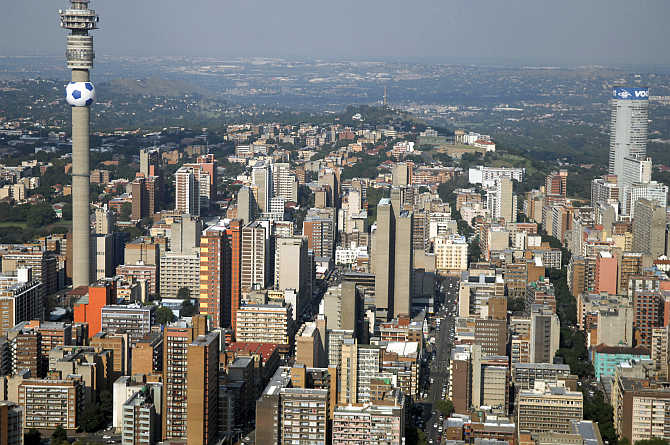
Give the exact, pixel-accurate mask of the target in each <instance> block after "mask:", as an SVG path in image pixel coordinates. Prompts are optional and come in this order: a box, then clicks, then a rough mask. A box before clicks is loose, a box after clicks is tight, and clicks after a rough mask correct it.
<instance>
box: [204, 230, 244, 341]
mask: <svg viewBox="0 0 670 445" xmlns="http://www.w3.org/2000/svg"><path fill="white" fill-rule="evenodd" d="M240 250H241V223H240V221H238V220H233V221H230V223H229V224H228V225H224V224H221V223H219V224H217V225H215V226H212V227H209V228H207V229H206V230H205V231H204V233H203V235H202V237H201V239H200V313H201V314H204V315H207V316H208V317H209V319H210V324H211V326H212V327H213V328H228V327H231V326H232V327H233V329H234V326H235V322H234V319H235V314H236V313H237V309H238V308H239V305H240Z"/></svg>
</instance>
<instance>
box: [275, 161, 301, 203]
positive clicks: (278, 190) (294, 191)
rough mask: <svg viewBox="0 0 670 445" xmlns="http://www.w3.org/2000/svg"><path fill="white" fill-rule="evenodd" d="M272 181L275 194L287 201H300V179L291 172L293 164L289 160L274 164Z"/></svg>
mask: <svg viewBox="0 0 670 445" xmlns="http://www.w3.org/2000/svg"><path fill="white" fill-rule="evenodd" d="M272 182H273V189H274V196H278V197H281V198H284V199H285V200H286V201H293V202H298V179H297V178H296V176H295V175H294V174H293V173H291V165H290V164H289V163H287V162H277V163H275V164H272Z"/></svg>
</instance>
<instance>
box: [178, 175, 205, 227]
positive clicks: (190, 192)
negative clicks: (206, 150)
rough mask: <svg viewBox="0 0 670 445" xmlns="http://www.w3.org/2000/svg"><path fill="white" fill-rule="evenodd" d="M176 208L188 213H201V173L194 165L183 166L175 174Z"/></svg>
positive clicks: (197, 214)
mask: <svg viewBox="0 0 670 445" xmlns="http://www.w3.org/2000/svg"><path fill="white" fill-rule="evenodd" d="M174 178H175V179H174V181H175V210H176V211H177V212H181V213H185V214H188V215H194V216H199V215H200V183H199V174H198V172H196V171H195V169H194V168H193V167H181V168H180V169H179V170H177V171H176V172H175V174H174Z"/></svg>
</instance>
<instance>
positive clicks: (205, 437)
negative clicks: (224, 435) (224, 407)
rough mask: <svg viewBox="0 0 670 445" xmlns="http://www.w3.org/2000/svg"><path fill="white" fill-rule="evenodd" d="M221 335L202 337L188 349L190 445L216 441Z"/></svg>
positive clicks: (187, 377)
mask: <svg viewBox="0 0 670 445" xmlns="http://www.w3.org/2000/svg"><path fill="white" fill-rule="evenodd" d="M218 372H219V333H218V332H210V333H209V334H206V335H200V336H198V337H197V338H195V339H194V340H193V342H192V343H191V344H190V345H189V346H188V352H187V372H186V380H187V382H188V389H187V392H186V400H187V403H188V409H187V412H188V414H187V424H186V443H187V444H188V445H208V444H213V443H215V441H216V436H217V422H218V420H219V418H218V408H219V407H218V394H219V387H218V384H219V375H218Z"/></svg>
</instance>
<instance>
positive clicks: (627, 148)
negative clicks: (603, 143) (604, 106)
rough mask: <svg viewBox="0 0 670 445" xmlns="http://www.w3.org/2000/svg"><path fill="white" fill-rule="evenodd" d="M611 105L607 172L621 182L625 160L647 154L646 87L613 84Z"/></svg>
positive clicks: (647, 95) (647, 98)
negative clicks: (627, 86)
mask: <svg viewBox="0 0 670 445" xmlns="http://www.w3.org/2000/svg"><path fill="white" fill-rule="evenodd" d="M611 104H612V113H611V119H610V153H609V173H610V174H613V175H617V178H618V179H619V182H620V183H621V180H622V179H623V178H624V177H626V176H627V175H626V174H624V159H625V158H627V157H631V158H634V159H644V158H645V156H646V153H647V132H648V126H649V123H648V107H649V89H648V88H626V87H615V88H613V90H612V101H611Z"/></svg>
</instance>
